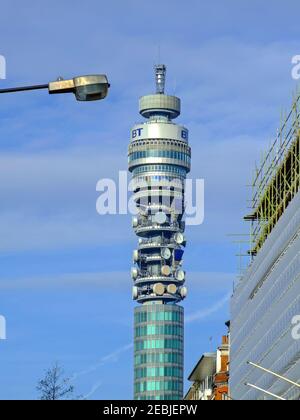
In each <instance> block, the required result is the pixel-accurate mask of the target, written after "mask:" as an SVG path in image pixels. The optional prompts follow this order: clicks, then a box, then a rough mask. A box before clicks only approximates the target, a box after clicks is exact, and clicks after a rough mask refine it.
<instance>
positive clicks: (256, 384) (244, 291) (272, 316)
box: [230, 96, 300, 400]
mask: <svg viewBox="0 0 300 420" xmlns="http://www.w3.org/2000/svg"><path fill="white" fill-rule="evenodd" d="M299 184H300V96H297V97H296V98H295V100H294V102H293V105H292V109H291V111H290V112H289V114H288V115H287V116H285V117H284V118H283V119H282V123H281V127H280V129H279V130H278V132H277V135H276V139H275V141H274V142H273V144H272V146H271V147H270V149H269V151H268V152H267V154H266V155H265V156H264V157H263V159H262V162H261V164H260V166H259V167H258V168H256V170H255V176H254V180H253V193H252V194H253V195H252V211H251V213H250V214H249V215H247V216H246V217H245V220H247V221H249V222H250V223H251V233H250V241H249V243H250V246H249V250H248V252H249V255H250V259H251V261H250V264H249V266H248V268H247V270H246V271H245V273H244V274H243V275H242V277H241V279H240V281H239V283H238V284H237V285H236V287H235V290H234V294H233V297H232V300H231V355H230V359H231V363H230V389H231V397H232V398H233V399H237V400H258V399H287V400H298V399H300V388H299V387H297V386H296V385H295V384H293V382H294V383H298V382H300V340H299V339H297V338H298V337H297V335H295V334H294V333H293V332H294V331H295V323H296V320H297V318H296V317H297V316H299V315H300V192H299ZM249 362H251V363H254V364H256V365H258V366H259V367H263V368H266V369H267V370H269V371H271V372H273V373H275V374H277V375H280V376H282V377H284V378H286V379H288V380H289V381H286V380H284V379H282V378H279V376H275V375H274V374H273V373H271V372H267V371H264V370H262V369H261V368H259V367H255V366H253V365H252V364H249Z"/></svg>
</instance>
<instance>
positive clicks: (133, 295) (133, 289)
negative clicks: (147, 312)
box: [132, 286, 139, 300]
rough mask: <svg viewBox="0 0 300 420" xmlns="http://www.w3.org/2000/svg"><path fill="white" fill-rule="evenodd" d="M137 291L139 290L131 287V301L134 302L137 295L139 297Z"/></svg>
mask: <svg viewBox="0 0 300 420" xmlns="http://www.w3.org/2000/svg"><path fill="white" fill-rule="evenodd" d="M138 290H139V289H138V288H137V287H136V286H133V288H132V299H133V300H136V299H137V298H138V295H139V293H138Z"/></svg>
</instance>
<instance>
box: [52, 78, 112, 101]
mask: <svg viewBox="0 0 300 420" xmlns="http://www.w3.org/2000/svg"><path fill="white" fill-rule="evenodd" d="M109 87H110V84H109V82H108V80H107V77H106V75H104V74H95V75H87V76H79V77H74V78H73V79H70V80H63V79H59V80H56V81H55V82H51V83H49V87H48V90H49V93H50V94H55V93H69V92H72V93H74V95H75V97H76V99H77V101H97V100H101V99H104V98H106V96H107V94H108V89H109Z"/></svg>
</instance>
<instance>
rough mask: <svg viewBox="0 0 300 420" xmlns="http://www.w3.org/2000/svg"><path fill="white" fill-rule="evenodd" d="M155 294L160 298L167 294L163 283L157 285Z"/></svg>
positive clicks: (154, 290) (154, 289) (154, 288)
mask: <svg viewBox="0 0 300 420" xmlns="http://www.w3.org/2000/svg"><path fill="white" fill-rule="evenodd" d="M153 292H154V293H155V294H156V295H158V296H162V295H163V294H164V293H165V286H164V285H163V284H162V283H155V285H154V286H153Z"/></svg>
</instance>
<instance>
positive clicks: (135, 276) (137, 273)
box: [131, 267, 139, 280]
mask: <svg viewBox="0 0 300 420" xmlns="http://www.w3.org/2000/svg"><path fill="white" fill-rule="evenodd" d="M138 275H139V271H138V269H137V268H135V267H133V268H132V269H131V277H132V278H133V280H136V279H137V277H138Z"/></svg>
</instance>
